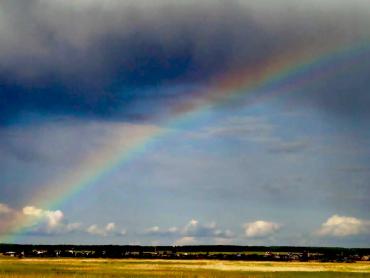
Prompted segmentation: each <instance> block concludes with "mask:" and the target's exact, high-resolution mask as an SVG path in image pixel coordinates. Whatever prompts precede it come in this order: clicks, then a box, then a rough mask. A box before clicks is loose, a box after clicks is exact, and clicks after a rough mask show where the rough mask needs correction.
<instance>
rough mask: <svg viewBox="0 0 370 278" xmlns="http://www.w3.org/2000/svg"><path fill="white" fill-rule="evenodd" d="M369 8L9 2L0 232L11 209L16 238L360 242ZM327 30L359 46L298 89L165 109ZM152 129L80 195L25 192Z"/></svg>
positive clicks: (3, 15)
mask: <svg viewBox="0 0 370 278" xmlns="http://www.w3.org/2000/svg"><path fill="white" fill-rule="evenodd" d="M366 7H367V6H366V1H361V0H356V1H352V2H351V3H347V2H344V1H332V0H324V1H299V2H297V1H293V0H283V1H280V2H279V4H277V3H275V2H272V1H267V0H264V1H259V2H258V4H256V3H254V2H253V1H236V0H235V1H228V2H225V1H212V2H211V1H197V2H195V1H194V2H193V1H190V2H181V1H179V2H178V3H177V2H176V4H173V3H172V4H171V3H170V2H168V1H159V2H158V3H156V4H148V3H145V2H144V1H136V2H131V1H95V0H84V1H80V2H74V3H72V2H71V3H68V2H64V1H58V0H53V1H43V0H30V1H27V2H24V1H17V0H12V1H10V0H9V1H3V2H2V3H1V4H0V8H1V9H0V10H2V12H0V26H1V28H0V36H1V37H2V38H4V39H2V40H1V42H0V97H1V99H2V101H1V102H0V109H1V111H2V113H1V115H0V169H1V170H0V171H1V172H0V173H1V177H2V178H1V180H0V238H1V236H2V235H9V234H12V233H14V231H15V230H12V229H9V228H8V225H7V224H8V223H11V221H12V219H14V217H17V216H20V215H21V216H23V217H24V218H28V219H30V220H31V222H32V223H34V224H33V225H31V226H29V227H26V229H25V232H23V233H22V234H21V235H19V236H17V237H15V239H14V240H15V242H26V243H77V244H85V243H88V244H110V243H112V244H179V245H183V244H242V245H263V244H265V245H318V246H328V245H330V246H347V247H351V246H356V247H369V242H370V233H369V231H370V216H369V210H370V205H369V204H370V200H369V198H370V197H369V196H370V194H369V193H370V185H369V182H368V181H369V178H370V166H369V165H370V164H369V163H370V148H369V142H370V129H369V127H370V126H369V123H370V121H369V120H370V112H369V111H370V110H369V109H368V106H369V104H370V93H369V89H370V81H369V78H368V76H369V73H370V60H369V58H370V50H369V49H370V48H367V47H366V46H367V43H368V38H369V36H370V33H369V30H368V26H369V23H370V22H369V18H370V17H369V11H368V9H366ZM292 26H294V28H293V27H292ZM333 43H336V44H338V47H341V46H343V47H345V46H348V45H356V44H359V43H363V44H364V45H365V50H364V51H363V53H362V55H361V56H360V57H357V56H356V57H353V58H351V59H350V60H349V61H350V62H346V63H338V64H335V62H336V60H335V59H334V60H333V61H328V63H327V64H325V65H319V68H314V69H313V72H315V70H316V71H317V72H319V71H320V70H321V68H320V67H323V68H324V67H325V66H327V67H328V68H330V67H331V64H332V63H334V64H335V66H332V67H331V68H330V71H328V72H329V73H328V74H326V75H324V76H322V77H319V78H316V79H314V80H312V81H311V82H309V83H307V84H306V85H305V86H300V87H297V88H294V90H289V89H288V88H284V87H282V88H279V87H266V88H263V87H262V88H259V89H255V90H254V91H253V90H249V91H248V90H247V89H245V93H243V94H241V96H240V97H238V98H237V99H236V100H234V101H231V100H230V101H226V102H223V103H222V104H219V105H214V106H211V107H210V108H209V109H207V110H206V109H204V110H202V111H201V112H202V113H199V111H197V112H198V113H193V117H184V119H183V121H182V122H181V121H180V120H181V117H182V115H181V114H180V115H179V114H178V113H177V114H176V113H174V112H173V110H176V107H181V105H182V104H183V103H187V102H189V101H190V102H191V101H195V100H197V99H199V100H202V95H201V94H202V92H204V91H207V90H212V89H210V88H212V86H211V85H212V84H214V83H215V82H216V83H217V80H219V79H220V78H221V77H222V76H225V75H228V74H229V73H231V72H238V71H240V70H242V69H250V70H253V69H254V68H255V66H256V65H260V64H264V63H266V61H269V60H270V59H273V58H274V57H278V56H279V54H280V53H282V52H287V51H288V52H289V51H292V52H296V51H297V50H300V49H303V47H302V46H304V49H306V51H309V52H310V51H311V52H312V53H314V54H315V53H319V52H320V49H321V48H324V47H325V46H328V45H332V44H333ZM246 72H247V71H246ZM305 74H306V76H307V78H309V77H310V74H313V73H312V72H307V73H305ZM289 78H290V77H289V76H288V78H287V82H294V79H289ZM283 83H284V82H283ZM283 85H284V84H283ZM276 90H279V92H278V93H276ZM189 92H191V93H189ZM198 92H199V93H198ZM207 94H208V95H209V94H212V92H208V91H207ZM260 96H268V97H260ZM168 123H172V124H168ZM148 127H154V128H157V129H161V130H163V131H165V132H163V134H162V135H161V136H159V137H158V138H156V139H155V140H154V141H153V142H151V144H149V145H148V146H147V147H146V148H145V150H143V151H141V152H140V153H138V154H137V155H134V156H133V157H132V158H131V159H130V160H129V161H128V162H126V163H123V164H121V165H117V167H115V168H114V169H113V170H112V171H110V172H109V173H108V174H106V175H104V176H103V177H102V178H100V179H98V180H96V181H95V182H94V183H92V184H91V185H89V186H88V187H86V188H84V189H83V190H82V191H81V192H80V193H78V194H75V195H72V196H71V197H69V198H68V199H66V200H65V201H64V202H62V203H58V206H57V207H55V206H50V207H46V206H45V205H44V204H45V202H43V200H40V199H39V198H37V196H35V195H38V194H41V192H43V191H48V192H53V188H51V187H53V185H54V184H55V182H56V181H58V180H60V179H64V178H67V177H68V175H71V173H73V171H75V169H79V165H81V163H83V161H85V160H86V157H94V154H96V153H98V152H99V150H101V149H104V148H110V147H115V146H111V144H112V142H114V141H112V138H115V139H117V136H118V135H119V136H120V137H119V139H120V140H121V141H122V142H123V143H124V142H125V140H129V138H130V136H132V133H134V132H135V130H138V129H139V130H140V129H142V130H146V129H147V128H148ZM48 197H49V198H51V199H52V200H57V199H59V196H48ZM51 203H53V202H51Z"/></svg>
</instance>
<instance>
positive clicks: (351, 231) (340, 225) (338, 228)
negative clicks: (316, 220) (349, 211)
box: [316, 214, 370, 237]
mask: <svg viewBox="0 0 370 278" xmlns="http://www.w3.org/2000/svg"><path fill="white" fill-rule="evenodd" d="M316 233H317V235H319V236H335V237H346V236H354V235H360V234H366V233H370V220H363V219H359V218H355V217H348V216H340V215H337V214H335V215H333V216H331V217H329V218H328V219H327V220H326V222H325V223H323V224H322V225H321V228H320V229H319V230H318V231H317V232H316Z"/></svg>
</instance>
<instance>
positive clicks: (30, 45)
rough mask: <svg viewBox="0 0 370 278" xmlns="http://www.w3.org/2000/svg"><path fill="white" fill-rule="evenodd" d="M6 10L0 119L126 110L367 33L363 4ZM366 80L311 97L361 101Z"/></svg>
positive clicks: (125, 4)
mask: <svg viewBox="0 0 370 278" xmlns="http://www.w3.org/2000/svg"><path fill="white" fill-rule="evenodd" d="M0 7H1V12H0V23H1V24H0V26H1V28H0V36H1V38H2V40H1V42H0V81H1V84H2V90H1V95H0V96H1V97H2V99H4V104H3V106H4V107H2V106H1V108H3V109H2V110H3V111H4V112H3V115H2V117H3V118H4V119H3V121H6V120H9V119H8V118H12V117H14V114H17V113H20V112H22V111H28V110H42V111H48V112H52V113H68V114H77V115H85V116H91V115H95V116H96V115H99V116H112V115H116V114H117V113H118V115H120V114H119V112H122V110H124V111H126V110H127V109H128V108H127V107H128V106H129V104H130V103H131V102H132V101H133V100H136V99H140V101H141V102H143V101H144V100H143V99H144V98H154V99H156V98H161V97H169V96H168V95H166V93H164V91H162V90H160V91H156V93H155V94H154V93H153V95H149V96H148V95H145V96H143V95H142V94H140V92H138V91H134V92H133V91H132V90H131V89H132V88H138V87H140V88H142V87H146V86H162V85H164V84H166V83H167V84H174V83H177V84H183V83H189V82H190V83H195V84H196V83H207V81H209V80H213V79H217V77H218V76H220V75H222V74H223V73H225V72H230V71H231V72H232V71H237V70H238V69H240V68H246V67H247V68H249V67H250V68H254V67H255V65H256V64H259V63H263V62H264V61H266V60H268V59H269V58H271V57H274V56H276V55H279V54H281V53H282V52H286V51H289V52H290V51H293V52H294V51H295V50H296V49H300V48H306V49H307V50H306V51H308V52H310V51H312V52H313V53H315V52H317V51H318V50H320V49H322V48H323V47H325V46H327V45H331V44H332V43H333V42H335V43H336V44H338V45H340V44H343V45H346V44H353V43H356V42H359V41H361V40H363V39H365V38H368V37H369V30H368V25H369V16H368V15H369V12H368V9H367V3H366V1H355V2H351V5H348V4H346V3H344V2H343V3H342V4H340V5H338V3H337V2H333V1H331V0H326V1H320V2H319V1H314V2H312V1H300V2H299V4H298V3H297V2H296V1H290V0H284V1H279V3H271V2H270V1H258V3H255V2H254V1H237V0H235V1H208V0H203V1H197V2H195V1H190V2H185V1H180V2H176V4H174V3H173V2H171V1H158V2H155V3H148V2H146V1H118V0H114V1H96V0H84V1H79V2H78V3H77V2H68V3H67V2H62V1H59V0H52V1H44V0H30V1H26V2H25V1H21V0H5V1H2V2H1V4H0ZM363 61H364V59H363V60H362V62H363ZM365 66H369V65H365ZM365 68H366V67H365ZM364 70H366V69H364ZM359 78H360V79H361V77H360V76H358V77H356V78H354V77H353V76H351V77H349V79H348V78H347V79H343V80H344V81H343V82H344V83H345V84H343V86H341V87H340V88H342V89H341V90H342V91H343V90H344V91H347V89H348V90H350V91H351V94H350V95H349V94H348V95H347V94H346V93H340V94H334V93H333V92H332V91H333V90H334V91H337V89H340V88H336V87H335V84H334V85H333V84H332V83H333V82H329V83H328V84H326V85H325V88H326V89H327V90H329V91H330V92H331V93H325V94H316V95H315V94H314V96H312V94H310V96H309V97H308V98H309V99H311V100H312V99H318V101H316V100H315V102H314V104H315V105H318V104H319V105H320V104H323V105H324V108H325V107H329V108H331V109H339V108H340V107H342V106H343V104H345V105H344V106H346V107H347V106H351V107H357V106H359V105H360V106H361V105H362V103H363V101H365V102H366V103H368V101H369V99H368V94H367V93H366V91H362V90H351V89H353V88H354V86H355V84H354V83H353V82H356V83H358V82H357V81H361V80H360V79H359ZM351 80H352V81H353V82H351ZM365 85H366V86H367V85H368V84H367V83H366V84H365ZM365 85H364V86H365ZM364 86H362V88H363V87H364ZM161 94H165V95H164V96H163V95H162V96H161ZM175 99H176V98H175ZM156 105H158V103H156ZM361 107H362V106H361ZM352 110H353V109H352ZM361 111H362V112H364V111H365V109H360V112H361ZM152 112H153V111H152ZM139 114H140V113H139ZM141 116H143V115H141ZM146 116H148V115H146ZM136 117H139V115H136Z"/></svg>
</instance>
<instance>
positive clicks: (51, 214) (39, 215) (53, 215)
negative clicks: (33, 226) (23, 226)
mask: <svg viewBox="0 0 370 278" xmlns="http://www.w3.org/2000/svg"><path fill="white" fill-rule="evenodd" d="M22 212H23V214H24V215H26V216H29V217H31V218H34V219H35V221H40V222H43V223H45V224H46V229H47V231H52V230H53V229H55V228H57V227H59V226H61V225H62V224H63V219H64V214H63V212H62V211H60V210H55V211H52V210H43V209H40V208H36V207H34V206H26V207H24V208H23V210H22Z"/></svg>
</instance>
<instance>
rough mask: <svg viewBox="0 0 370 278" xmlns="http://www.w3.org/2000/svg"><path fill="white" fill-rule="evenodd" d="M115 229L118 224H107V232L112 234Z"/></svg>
mask: <svg viewBox="0 0 370 278" xmlns="http://www.w3.org/2000/svg"><path fill="white" fill-rule="evenodd" d="M115 228H116V224H115V223H113V222H110V223H108V224H107V226H105V230H106V231H107V232H112V231H113V230H114V229H115Z"/></svg>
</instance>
